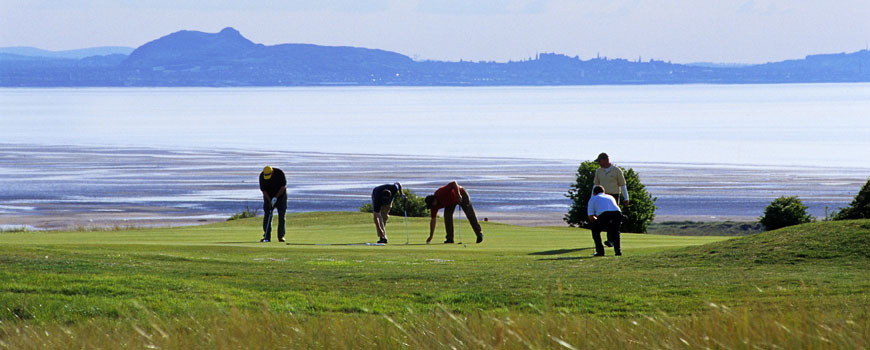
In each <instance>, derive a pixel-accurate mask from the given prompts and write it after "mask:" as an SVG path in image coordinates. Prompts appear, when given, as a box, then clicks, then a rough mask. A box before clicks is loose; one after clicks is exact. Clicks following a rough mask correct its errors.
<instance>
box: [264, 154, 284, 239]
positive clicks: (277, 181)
mask: <svg viewBox="0 0 870 350" xmlns="http://www.w3.org/2000/svg"><path fill="white" fill-rule="evenodd" d="M260 192H263V212H265V213H266V215H265V216H264V217H263V239H261V240H260V242H269V241H270V240H271V239H272V219H271V218H272V209H275V208H277V209H278V241H279V242H284V214H285V213H286V212H287V178H285V177H284V172H283V171H281V169H278V168H272V167H271V166H268V165H267V166H266V167H265V168H263V172H261V173H260Z"/></svg>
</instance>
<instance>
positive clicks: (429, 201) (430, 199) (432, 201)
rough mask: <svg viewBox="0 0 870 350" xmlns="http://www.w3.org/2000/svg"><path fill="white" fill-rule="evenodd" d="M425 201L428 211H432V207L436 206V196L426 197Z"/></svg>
mask: <svg viewBox="0 0 870 350" xmlns="http://www.w3.org/2000/svg"><path fill="white" fill-rule="evenodd" d="M425 201H426V209H429V210H432V207H434V206H435V196H433V195H431V194H430V195H428V196H426V199H425Z"/></svg>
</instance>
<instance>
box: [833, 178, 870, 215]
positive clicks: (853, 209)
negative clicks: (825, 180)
mask: <svg viewBox="0 0 870 350" xmlns="http://www.w3.org/2000/svg"><path fill="white" fill-rule="evenodd" d="M849 219H870V180H867V182H865V183H864V186H863V187H861V190H860V191H858V195H856V196H855V199H854V200H852V203H850V204H849V206H848V207H845V208H840V211H839V212H837V214H835V215H834V220H849Z"/></svg>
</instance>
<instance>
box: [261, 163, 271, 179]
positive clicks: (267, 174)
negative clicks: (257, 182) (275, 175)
mask: <svg viewBox="0 0 870 350" xmlns="http://www.w3.org/2000/svg"><path fill="white" fill-rule="evenodd" d="M271 178H272V167H271V166H268V165H267V166H266V167H265V168H263V179H264V180H268V179H271Z"/></svg>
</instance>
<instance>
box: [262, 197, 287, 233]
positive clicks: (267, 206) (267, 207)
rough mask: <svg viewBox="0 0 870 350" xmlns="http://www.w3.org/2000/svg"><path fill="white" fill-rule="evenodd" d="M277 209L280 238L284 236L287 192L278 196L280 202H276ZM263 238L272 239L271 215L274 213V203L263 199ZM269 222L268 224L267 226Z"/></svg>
mask: <svg viewBox="0 0 870 350" xmlns="http://www.w3.org/2000/svg"><path fill="white" fill-rule="evenodd" d="M275 209H278V239H281V238H284V233H285V232H284V214H286V213H287V193H286V192H285V193H284V194H283V195H282V196H281V197H278V202H276V203H275ZM263 212H265V213H266V215H264V216H263V238H265V239H268V240H272V225H271V222H270V221H269V217H270V216H271V215H272V203H271V202H267V201H266V200H265V199H263ZM267 224H268V226H267Z"/></svg>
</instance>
